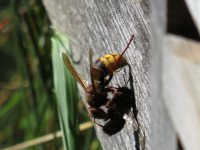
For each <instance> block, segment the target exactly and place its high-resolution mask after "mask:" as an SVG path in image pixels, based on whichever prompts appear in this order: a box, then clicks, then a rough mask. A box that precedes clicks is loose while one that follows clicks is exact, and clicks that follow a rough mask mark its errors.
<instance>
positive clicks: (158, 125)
mask: <svg viewBox="0 0 200 150" xmlns="http://www.w3.org/2000/svg"><path fill="white" fill-rule="evenodd" d="M166 9H167V8H166V0H154V1H152V3H151V10H152V14H151V15H152V16H151V18H153V19H152V22H151V23H152V30H151V31H152V47H151V69H150V70H151V85H152V87H151V94H152V95H151V136H150V137H151V138H150V143H151V149H152V150H175V149H176V145H177V141H176V134H175V131H174V129H173V126H172V123H171V120H170V118H169V115H168V112H167V110H166V107H165V105H164V99H163V94H164V91H163V83H162V75H163V70H164V69H165V68H164V67H163V59H162V58H163V51H164V49H163V45H164V36H165V32H166V21H167V18H166V11H167V10H166Z"/></svg>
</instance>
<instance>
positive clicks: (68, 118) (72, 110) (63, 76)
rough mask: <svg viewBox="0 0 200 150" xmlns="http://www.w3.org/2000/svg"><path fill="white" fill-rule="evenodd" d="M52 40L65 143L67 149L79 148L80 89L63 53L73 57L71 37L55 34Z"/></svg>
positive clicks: (60, 118) (55, 83)
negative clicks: (65, 64)
mask: <svg viewBox="0 0 200 150" xmlns="http://www.w3.org/2000/svg"><path fill="white" fill-rule="evenodd" d="M51 41H52V61H53V78H54V86H55V92H56V98H57V104H58V112H59V120H60V126H61V129H62V132H63V145H64V148H65V149H66V150H76V149H77V150H78V149H79V143H77V142H79V132H80V131H79V120H78V94H77V92H78V90H77V85H76V80H75V79H74V77H73V76H71V74H70V73H69V71H68V70H67V69H66V67H65V66H64V63H63V60H62V57H61V54H62V53H63V52H65V53H67V54H68V56H69V57H71V51H70V44H69V41H70V39H69V37H68V36H66V35H64V34H54V35H53V37H52V38H51Z"/></svg>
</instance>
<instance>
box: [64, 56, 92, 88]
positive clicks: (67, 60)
mask: <svg viewBox="0 0 200 150" xmlns="http://www.w3.org/2000/svg"><path fill="white" fill-rule="evenodd" d="M62 58H63V61H64V63H65V65H66V67H67V69H68V70H69V72H70V73H71V74H72V75H73V76H74V78H75V79H76V80H77V81H78V83H79V84H80V85H81V86H82V87H83V88H84V90H85V91H86V92H87V88H88V84H87V83H86V81H85V80H84V79H83V77H82V76H81V75H80V74H78V73H77V72H76V71H75V69H74V67H73V66H72V64H71V62H70V60H69V58H68V56H67V54H66V53H62Z"/></svg>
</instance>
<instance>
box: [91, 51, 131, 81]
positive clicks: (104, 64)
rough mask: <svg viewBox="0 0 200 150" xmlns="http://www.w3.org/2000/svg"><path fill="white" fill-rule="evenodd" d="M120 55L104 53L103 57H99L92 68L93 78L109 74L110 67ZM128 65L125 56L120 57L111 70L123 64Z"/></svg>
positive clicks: (96, 78) (99, 78)
mask: <svg viewBox="0 0 200 150" xmlns="http://www.w3.org/2000/svg"><path fill="white" fill-rule="evenodd" d="M119 57H120V55H119V54H106V55H104V56H103V57H100V58H99V59H98V60H97V61H96V62H95V64H94V66H93V68H92V74H93V77H94V79H95V80H99V81H100V80H101V81H102V80H103V79H104V78H105V77H106V76H107V75H109V74H110V69H111V67H112V65H113V64H114V63H115V62H116V61H117V59H118V58H119ZM126 65H128V63H127V61H126V59H125V57H123V56H122V57H121V59H120V61H119V62H118V63H117V64H116V66H115V67H114V68H113V71H116V70H118V69H120V68H122V67H124V66H126Z"/></svg>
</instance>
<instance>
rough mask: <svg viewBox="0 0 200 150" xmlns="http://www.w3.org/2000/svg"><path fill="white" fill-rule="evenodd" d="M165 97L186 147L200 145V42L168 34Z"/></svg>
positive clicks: (165, 57)
mask: <svg viewBox="0 0 200 150" xmlns="http://www.w3.org/2000/svg"><path fill="white" fill-rule="evenodd" d="M163 68H165V69H164V70H163V76H162V83H163V91H164V100H165V104H166V107H167V110H168V112H169V115H170V118H171V119H172V122H173V126H174V127H175V129H176V132H177V134H178V136H179V138H180V140H181V143H182V145H183V147H184V149H185V150H190V149H192V150H198V149H199V147H200V134H197V133H200V84H199V83H200V78H199V77H200V43H198V42H195V41H192V40H189V39H185V38H183V37H179V36H175V35H168V36H166V37H165V48H164V52H163Z"/></svg>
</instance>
